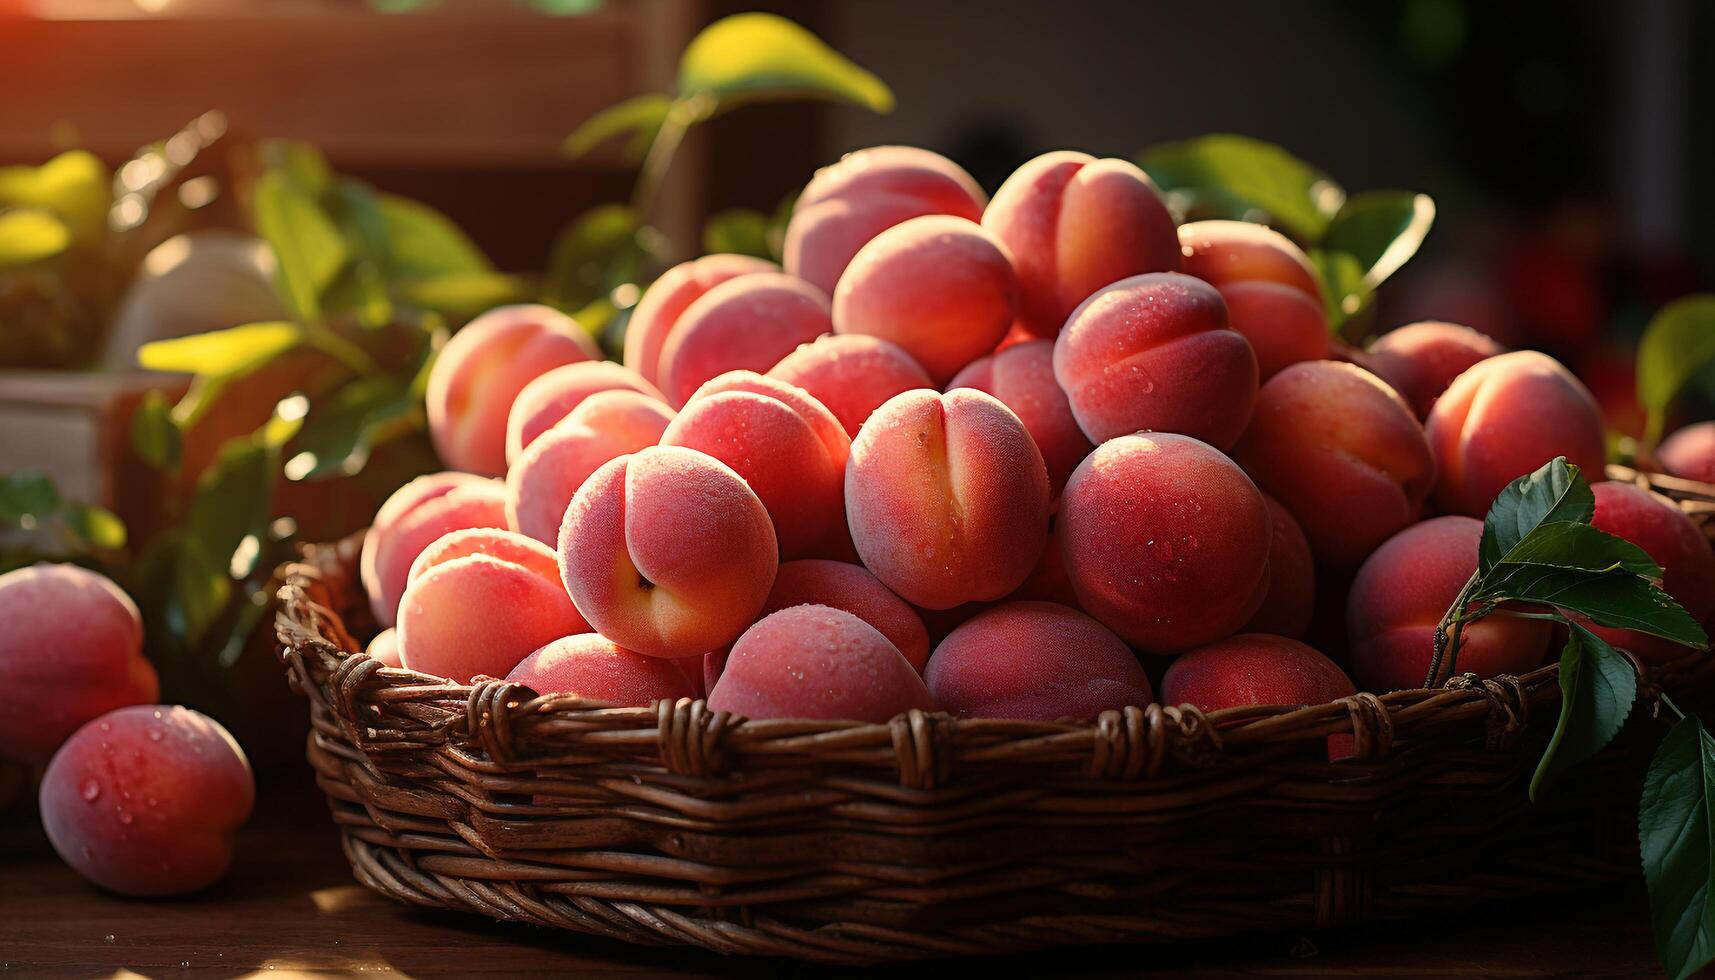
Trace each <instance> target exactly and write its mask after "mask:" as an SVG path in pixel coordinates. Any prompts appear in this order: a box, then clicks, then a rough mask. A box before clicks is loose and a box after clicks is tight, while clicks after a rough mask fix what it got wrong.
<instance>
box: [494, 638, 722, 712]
mask: <svg viewBox="0 0 1715 980" xmlns="http://www.w3.org/2000/svg"><path fill="white" fill-rule="evenodd" d="M677 664H678V662H677V661H673V660H662V659H661V658H660V657H645V656H644V655H643V654H641V653H634V652H632V651H630V650H627V649H626V648H624V647H622V646H620V645H619V644H617V643H615V642H613V641H612V640H610V639H608V638H607V637H605V636H602V635H601V634H599V633H582V634H579V635H578V636H567V637H562V638H561V639H558V640H555V641H554V642H552V643H550V644H548V645H547V646H545V647H543V648H542V649H540V650H537V651H536V652H535V653H532V654H530V655H529V656H528V657H525V658H524V659H523V660H522V661H520V662H519V664H518V666H516V667H514V668H512V673H510V674H508V675H506V679H507V680H509V681H517V682H518V683H520V684H524V685H526V686H528V687H529V688H530V689H531V690H533V691H535V692H536V693H537V694H570V695H574V696H576V697H580V698H585V699H587V700H590V701H609V702H612V703H613V704H623V705H646V704H649V703H650V702H651V701H656V700H662V699H665V700H669V701H672V700H677V699H678V698H695V697H698V696H699V693H698V690H697V687H696V686H695V685H693V684H692V683H691V682H690V680H689V679H688V678H687V677H686V676H685V673H684V671H682V670H680V669H679V667H678V665H677Z"/></svg>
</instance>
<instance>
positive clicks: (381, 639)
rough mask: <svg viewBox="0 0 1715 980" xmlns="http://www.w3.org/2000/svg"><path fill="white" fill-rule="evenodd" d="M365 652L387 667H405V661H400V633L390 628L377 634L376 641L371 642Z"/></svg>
mask: <svg viewBox="0 0 1715 980" xmlns="http://www.w3.org/2000/svg"><path fill="white" fill-rule="evenodd" d="M364 652H365V653H367V654H369V655H370V656H371V657H374V658H375V659H377V660H379V661H381V663H382V665H384V666H387V667H403V666H404V665H405V664H404V661H402V660H400V659H399V631H398V630H396V629H394V628H392V627H388V628H387V629H384V630H382V631H381V632H379V633H377V634H375V639H373V640H370V641H369V646H368V647H366V648H365V649H364Z"/></svg>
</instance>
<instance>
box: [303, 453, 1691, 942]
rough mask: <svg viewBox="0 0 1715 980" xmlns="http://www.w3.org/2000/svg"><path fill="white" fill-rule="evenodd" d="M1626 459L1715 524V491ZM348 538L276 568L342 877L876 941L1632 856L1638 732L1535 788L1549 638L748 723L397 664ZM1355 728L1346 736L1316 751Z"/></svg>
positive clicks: (813, 937) (1492, 881)
mask: <svg viewBox="0 0 1715 980" xmlns="http://www.w3.org/2000/svg"><path fill="white" fill-rule="evenodd" d="M1610 475H1611V476H1614V477H1617V478H1622V479H1635V480H1638V481H1639V482H1641V483H1643V484H1644V485H1651V486H1653V487H1654V488H1655V489H1657V490H1659V491H1662V492H1664V493H1667V494H1668V495H1669V496H1672V497H1674V498H1675V499H1677V500H1679V501H1681V504H1682V506H1684V507H1685V508H1686V509H1687V510H1688V511H1691V512H1692V513H1693V514H1694V516H1695V517H1696V518H1697V519H1698V520H1699V521H1700V522H1701V523H1702V526H1703V527H1704V529H1705V531H1706V532H1711V533H1712V534H1715V487H1710V486H1705V485H1701V484H1692V483H1687V482H1684V481H1674V480H1670V479H1664V478H1660V477H1644V476H1640V475H1638V474H1635V473H1632V472H1631V471H1616V472H1613V473H1610ZM356 551H357V549H356V542H355V541H346V542H343V543H341V544H339V545H332V546H323V547H318V548H315V549H312V550H311V551H310V552H309V553H308V555H307V556H306V559H305V561H303V562H302V563H299V564H294V565H291V566H288V567H287V568H286V569H285V570H284V572H283V574H284V582H285V584H284V586H283V587H282V588H281V590H280V602H281V605H280V609H279V613H278V632H279V638H280V643H281V657H282V659H283V661H284V663H285V665H286V667H287V670H288V673H289V676H290V679H291V682H292V684H293V686H294V687H295V688H296V689H297V690H299V691H300V692H302V693H303V694H305V695H307V696H308V698H309V700H310V713H311V720H312V730H311V734H310V739H309V747H308V752H309V760H310V763H311V764H312V765H313V766H314V767H315V770H316V772H317V776H318V781H319V783H320V785H321V786H322V788H323V789H324V790H325V791H326V792H327V795H328V800H329V803H330V806H331V808H332V811H333V816H334V820H335V821H336V822H337V823H338V824H339V825H340V828H341V830H342V834H343V839H344V846H345V851H346V855H347V857H349V858H350V860H351V865H352V868H353V870H354V871H355V873H356V875H357V877H358V879H359V880H361V881H362V882H363V883H364V884H366V885H368V886H369V887H371V888H373V889H375V890H376V891H379V892H381V893H383V894H386V895H390V896H392V897H394V898H397V899H399V900H401V901H404V902H410V903H414V904H418V905H427V906H435V907H441V908H453V909H466V910H469V911H472V912H478V913H482V914H485V915H488V916H492V917H494V918H497V919H506V920H513V921H519V922H531V923H535V924H538V925H542V926H548V927H551V928H559V929H569V930H573V931H577V932H587V933H595V934H599V935H604V936H611V937H615V938H619V939H623V940H626V941H629V942H635V943H650V944H687V945H695V946H702V947H705V948H708V949H712V950H717V951H719V952H723V953H741V954H758V955H774V956H788V957H797V958H802V959H809V960H821V961H832V962H875V961H884V960H906V959H914V958H921V957H932V956H950V955H963V954H992V953H997V952H1004V951H1009V950H1022V949H1030V948H1039V947H1045V946H1053V945H1061V944H1081V943H1111V942H1134V941H1168V940H1176V939H1182V938H1190V937H1208V936H1217V935H1223V934H1231V933H1237V932H1246V931H1253V930H1273V929H1292V930H1304V929H1313V928H1321V927H1327V926H1333V925H1338V924H1342V923H1349V922H1357V921H1363V920H1368V919H1374V918H1384V917H1401V916H1408V915H1418V914H1421V913H1423V912H1427V911H1432V910H1434V909H1436V908H1439V907H1445V906H1455V905H1466V904H1468V903H1470V902H1472V901H1476V900H1489V899H1497V898H1505V897H1509V896H1523V895H1539V894H1541V893H1542V892H1544V891H1545V890H1550V889H1557V888H1576V887H1580V886H1584V885H1587V884H1589V883H1591V882H1595V881H1601V880H1608V879H1614V878H1621V877H1626V876H1635V875H1636V874H1637V873H1638V871H1637V869H1638V866H1637V858H1636V834H1635V816H1634V811H1635V808H1636V801H1637V797H1638V787H1639V785H1640V781H1641V773H1642V763H1641V759H1642V758H1643V757H1647V753H1648V751H1649V746H1650V745H1652V744H1653V742H1654V738H1653V734H1654V733H1653V732H1628V733H1623V734H1622V736H1621V738H1620V739H1619V740H1618V741H1617V742H1616V745H1615V746H1614V747H1611V748H1610V749H1609V750H1608V751H1607V752H1605V753H1603V754H1602V755H1601V756H1599V757H1597V758H1596V759H1593V760H1591V761H1590V762H1588V763H1586V764H1585V765H1583V766H1582V767H1581V768H1580V769H1578V770H1577V771H1576V774H1575V775H1574V776H1573V777H1571V778H1568V779H1566V780H1564V781H1563V782H1562V783H1561V784H1560V785H1559V786H1557V787H1556V788H1555V790H1554V791H1553V792H1552V793H1550V794H1549V795H1548V796H1547V798H1546V799H1545V800H1543V801H1542V802H1540V803H1538V804H1535V805H1531V804H1528V803H1527V802H1526V800H1525V796H1524V787H1525V784H1526V783H1527V782H1528V780H1529V776H1530V773H1531V771H1532V769H1533V767H1534V764H1535V761H1536V759H1537V756H1538V755H1539V753H1540V751H1541V748H1542V745H1543V743H1544V741H1545V740H1546V738H1547V735H1548V733H1549V732H1550V731H1552V729H1553V727H1554V720H1555V712H1556V702H1557V701H1558V699H1559V688H1558V685H1557V677H1556V674H1557V668H1556V667H1555V666H1552V665H1551V666H1548V667H1545V668H1542V669H1539V670H1536V671H1533V672H1531V673H1529V674H1526V675H1525V676H1523V677H1508V676H1503V677H1499V678H1495V679H1493V680H1490V681H1478V680H1476V679H1475V678H1473V677H1470V676H1466V677H1460V678H1455V679H1454V680H1453V681H1451V682H1449V684H1448V685H1447V686H1446V688H1445V689H1443V690H1438V691H1402V692H1398V693H1393V694H1387V695H1383V696H1381V697H1376V696H1374V695H1369V694H1360V695H1357V696H1355V697H1351V698H1347V699H1345V700H1343V701H1340V702H1336V703H1333V704H1326V705H1318V706H1314V707H1305V708H1288V707H1257V708H1241V709H1231V710H1225V711H1218V712H1214V713H1211V714H1208V715H1205V714H1203V713H1201V712H1198V711H1196V710H1195V709H1192V708H1189V707H1184V708H1173V707H1165V706H1161V705H1149V706H1147V707H1142V708H1127V709H1125V710H1124V711H1112V712H1108V713H1106V714H1104V715H1102V716H1101V717H1100V718H1099V719H1097V720H1096V721H1095V722H1094V723H1093V724H1039V723H1023V722H1012V721H995V720H957V719H953V718H950V717H947V716H944V715H937V714H925V713H921V712H916V711H913V712H911V713H910V714H908V715H903V716H900V717H898V718H895V719H893V720H892V721H891V722H890V723H888V724H885V725H875V724H858V723H840V722H825V721H743V720H741V719H738V718H734V717H731V716H728V715H725V714H721V713H714V712H710V711H709V710H707V708H706V707H705V706H704V704H703V702H701V701H697V702H689V701H681V702H679V703H676V704H675V703H669V702H660V703H657V704H656V705H655V706H653V707H649V708H610V707H603V706H601V705H598V704H594V703H591V702H586V701H580V700H577V699H574V698H568V697H563V696H553V697H538V696H536V695H535V694H534V693H533V692H531V691H529V690H528V689H526V688H523V687H520V686H519V685H516V684H510V683H505V682H500V681H481V682H479V683H476V684H473V685H470V686H465V685H453V684H449V683H447V682H445V681H441V680H437V679H435V678H431V677H427V676H425V675H421V674H416V673H414V672H411V671H408V670H400V669H393V668H385V667H382V666H381V664H380V663H379V662H377V661H375V660H373V659H371V658H369V657H367V656H365V655H363V654H362V653H361V652H360V651H361V650H362V649H363V646H362V644H360V643H359V642H358V636H357V635H354V634H363V633H365V632H367V631H368V630H370V629H372V624H371V623H370V621H369V620H368V617H367V613H366V611H365V610H366V605H365V603H364V601H363V598H362V590H361V589H360V587H359V586H358V583H357V582H356V574H355V565H356V562H355V558H356ZM1712 675H1715V658H1702V657H1692V658H1687V659H1686V660H1683V661H1681V662H1679V663H1677V664H1675V665H1671V666H1670V667H1668V668H1666V669H1664V670H1661V671H1657V672H1655V673H1654V675H1653V676H1651V677H1649V678H1646V686H1647V685H1648V684H1655V685H1659V686H1660V687H1662V688H1664V689H1668V690H1671V691H1673V692H1674V693H1676V694H1679V695H1685V696H1695V695H1697V694H1698V693H1700V692H1702V691H1704V690H1705V689H1708V688H1709V687H1711V679H1712ZM1644 714H1645V712H1642V711H1639V712H1635V713H1634V715H1635V716H1642V715H1644ZM1634 725H1636V726H1641V727H1645V728H1647V727H1648V726H1649V722H1648V721H1647V720H1646V721H1639V720H1637V718H1636V717H1634ZM1338 733H1350V734H1351V735H1353V736H1354V741H1355V745H1356V755H1355V757H1354V758H1352V759H1349V760H1344V761H1341V762H1338V763H1331V762H1328V761H1327V752H1326V738H1327V736H1329V735H1332V734H1338ZM1644 735H1650V736H1652V737H1648V738H1646V737H1641V736H1644Z"/></svg>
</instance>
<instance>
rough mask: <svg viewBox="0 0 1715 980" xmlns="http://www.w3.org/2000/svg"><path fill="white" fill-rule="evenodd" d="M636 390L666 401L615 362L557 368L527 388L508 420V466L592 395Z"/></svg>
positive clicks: (580, 363)
mask: <svg viewBox="0 0 1715 980" xmlns="http://www.w3.org/2000/svg"><path fill="white" fill-rule="evenodd" d="M603 391H634V392H636V393H638V394H640V395H647V396H649V397H651V398H653V399H655V400H656V401H659V402H665V401H666V400H667V399H666V396H664V395H662V394H661V391H660V389H658V388H656V387H655V386H654V385H652V384H650V383H649V382H647V381H645V380H643V376H642V375H640V374H638V373H637V372H636V371H633V370H631V369H630V368H628V367H623V366H621V365H618V364H615V363H613V362H612V361H580V362H578V363H577V364H567V365H564V366H562V367H557V368H554V369H553V370H552V371H549V372H548V373H546V374H544V375H542V376H541V377H539V378H537V379H536V380H534V381H532V382H530V383H529V384H527V385H525V386H524V390H523V391H520V392H519V393H518V397H517V398H516V399H515V400H514V401H513V402H512V411H511V413H509V414H508V415H507V417H506V464H507V465H508V466H511V465H512V464H513V463H514V462H517V460H518V457H519V456H520V455H522V454H523V452H524V449H525V447H527V446H529V445H530V444H531V443H532V442H535V441H536V437H537V436H540V435H541V434H542V433H544V432H547V431H548V430H549V429H551V428H553V427H554V426H555V425H556V424H557V423H558V422H559V421H560V420H561V419H563V418H565V417H566V416H568V415H570V414H572V410H573V409H575V408H577V407H578V405H580V404H582V403H583V400H584V399H586V398H588V397H590V396H591V395H594V394H597V393H598V392H603Z"/></svg>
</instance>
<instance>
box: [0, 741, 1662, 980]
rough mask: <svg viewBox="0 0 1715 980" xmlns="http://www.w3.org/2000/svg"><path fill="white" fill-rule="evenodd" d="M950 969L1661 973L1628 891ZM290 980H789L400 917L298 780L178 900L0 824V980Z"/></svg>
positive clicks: (462, 919)
mask: <svg viewBox="0 0 1715 980" xmlns="http://www.w3.org/2000/svg"><path fill="white" fill-rule="evenodd" d="M949 969H952V968H951V967H949V966H948V965H947V964H944V963H943V964H939V965H937V964H933V963H931V964H928V965H926V966H924V967H918V968H909V969H905V970H904V972H906V973H909V974H924V975H929V974H935V975H940V976H946V975H947V973H948V971H949ZM957 969H958V972H960V973H966V972H968V971H975V975H977V976H983V975H986V974H994V975H1000V976H1007V975H1033V976H1040V975H1047V974H1053V975H1056V976H1063V975H1069V974H1073V975H1083V976H1120V975H1133V974H1136V973H1138V972H1140V971H1146V970H1161V971H1164V972H1172V973H1174V974H1176V975H1180V976H1194V977H1206V976H1232V975H1235V974H1254V975H1265V976H1294V977H1327V976H1364V977H1443V976H1461V977H1536V976H1581V977H1632V976H1655V975H1658V974H1657V970H1656V966H1655V954H1654V951H1653V949H1652V946H1651V940H1650V931H1649V923H1648V911H1647V906H1646V902H1645V900H1644V896H1643V894H1642V886H1641V883H1640V884H1639V885H1638V886H1636V887H1634V888H1631V889H1624V890H1622V891H1620V892H1618V893H1607V894H1603V893H1597V894H1587V895H1583V896H1579V897H1577V898H1575V899H1572V900H1556V901H1555V902H1554V903H1553V904H1545V905H1542V906H1536V907H1529V906H1526V907H1520V906H1518V905H1514V906H1508V907H1502V908H1498V909H1496V908H1487V909H1478V910H1474V911H1473V912H1472V913H1471V914H1470V915H1468V916H1464V917H1461V918H1457V919H1452V920H1441V921H1436V922H1420V923H1411V924H1404V925H1389V926H1386V927H1370V928H1354V929H1347V930H1342V931H1338V932H1332V933H1327V934H1322V935H1317V936H1313V937H1310V936H1293V935H1285V936H1283V935H1272V936H1259V937H1255V938H1249V939H1245V940H1240V941H1224V942H1209V943H1196V944H1188V945H1184V944H1182V945H1178V946H1172V947H1150V946H1126V947H1109V948H1097V949H1084V950H1072V951H1054V952H1046V953H1037V954H1030V955H1025V956H1009V957H1005V958H1004V959H1003V958H996V959H994V960H992V961H974V962H966V963H963V964H961V965H960V966H959V967H958V968H957ZM890 970H891V971H892V972H896V973H897V972H900V970H901V968H890ZM127 971H129V972H127ZM293 972H297V973H313V974H322V975H329V974H364V975H387V974H389V973H397V974H405V975H409V976H416V977H462V976H522V975H543V974H565V975H579V974H627V975H633V976H665V975H683V976H745V977H754V976H765V975H766V976H772V975H790V974H793V973H795V972H796V973H799V974H802V973H803V972H804V970H803V968H802V967H800V966H796V965H794V964H790V963H783V962H779V961H758V960H744V959H735V958H726V957H722V956H719V955H716V954H712V953H703V952H699V951H695V950H686V949H668V948H641V947H634V946H628V945H625V944H622V943H618V942H614V941H610V940H604V939H597V938H593V937H587V936H578V935H572V934H565V935H560V934H556V933H552V932H549V931H546V930H541V929H536V928H532V927H527V926H516V925H504V924H498V923H493V922H489V921H487V920H485V919H481V918H478V917H475V916H471V915H465V914H460V913H452V912H434V911H429V910H424V909H414V908H408V907H406V906H403V905H399V904H397V903H395V902H393V901H391V900H389V899H385V898H382V897H380V896H378V895H375V894H373V893H371V892H369V891H368V890H367V889H365V888H363V887H361V886H359V885H357V884H356V883H355V882H354V881H353V879H352V877H351V874H350V872H349V869H348V868H347V867H346V864H345V859H344V857H343V856H342V855H341V853H340V850H339V845H338V841H337V838H336V835H335V832H334V829H333V825H332V823H331V822H330V821H329V820H328V818H327V812H326V809H325V804H324V803H323V802H322V800H321V798H320V797H319V796H318V795H317V793H316V791H315V788H314V786H313V785H311V784H310V783H309V781H308V779H307V777H306V776H305V775H303V774H302V773H299V772H297V771H292V772H290V773H288V774H286V775H284V776H277V777H274V778H271V779H268V780H265V781H264V788H263V790H262V794H261V799H260V801H259V802H258V805H257V810H256V815H255V816H254V817H253V818H252V819H251V822H250V824H249V825H248V826H247V827H246V828H245V830H244V831H243V833H242V835H241V839H240V844H239V854H238V859H237V862H236V864H235V865H234V867H233V870H232V872H231V873H230V874H229V875H228V876H227V877H226V879H225V880H224V881H222V882H221V883H220V884H218V885H216V886H215V887H213V888H212V889H209V890H208V891H205V892H203V893H201V894H198V895H194V896H191V897H188V898H182V899H176V900H170V901H159V900H157V901H140V900H129V899H122V898H117V897H114V896H111V895H107V894H105V893H103V892H100V891H98V890H96V889H95V888H93V887H91V886H89V885H87V884H85V883H84V882H83V881H82V880H81V879H79V878H78V877H77V875H76V874H74V873H73V872H72V871H71V870H69V869H68V868H66V867H65V866H64V865H62V864H61V863H60V862H59V861H58V859H56V858H55V856H54V854H53V852H52V850H51V849H50V848H49V847H48V846H47V843H46V838H44V837H43V836H42V834H41V832H40V830H39V828H37V827H36V826H35V823H34V820H33V817H32V816H31V815H29V814H22V815H16V814H15V815H14V816H13V817H11V818H9V820H8V821H6V822H0V977H4V978H6V980H10V978H13V977H33V976H50V977H79V976H112V975H116V974H117V975H126V976H129V975H143V976H148V977H238V976H247V975H250V974H262V973H267V974H269V975H272V976H280V975H291V973H293ZM818 972H819V973H834V972H844V971H818Z"/></svg>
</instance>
